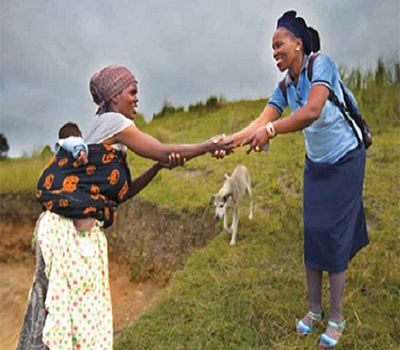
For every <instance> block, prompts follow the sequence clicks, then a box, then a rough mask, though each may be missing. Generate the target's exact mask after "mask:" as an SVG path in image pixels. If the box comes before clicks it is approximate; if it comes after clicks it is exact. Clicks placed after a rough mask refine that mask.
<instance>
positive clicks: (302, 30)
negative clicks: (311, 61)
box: [276, 11, 312, 55]
mask: <svg viewBox="0 0 400 350" xmlns="http://www.w3.org/2000/svg"><path fill="white" fill-rule="evenodd" d="M296 14H297V13H296V11H287V12H285V13H284V14H283V16H282V17H281V18H279V19H278V23H277V26H276V28H280V27H285V28H286V29H288V30H290V31H291V32H292V33H293V34H294V35H295V36H296V37H297V38H300V39H301V41H302V42H303V51H304V53H305V54H307V55H308V54H309V53H310V52H311V50H312V42H311V36H310V32H309V31H308V28H307V24H306V21H305V20H304V19H303V18H301V17H296Z"/></svg>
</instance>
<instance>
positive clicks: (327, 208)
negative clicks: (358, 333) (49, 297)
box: [215, 11, 368, 347]
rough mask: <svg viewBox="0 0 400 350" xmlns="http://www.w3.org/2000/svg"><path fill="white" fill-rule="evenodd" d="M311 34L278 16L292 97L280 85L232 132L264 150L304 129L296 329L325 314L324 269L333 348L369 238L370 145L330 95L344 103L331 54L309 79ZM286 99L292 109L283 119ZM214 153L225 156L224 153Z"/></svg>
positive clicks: (290, 16)
mask: <svg viewBox="0 0 400 350" xmlns="http://www.w3.org/2000/svg"><path fill="white" fill-rule="evenodd" d="M312 35H313V38H311V35H310V31H309V28H307V25H306V23H305V21H304V19H303V18H300V17H296V12H294V11H289V12H286V13H285V14H284V15H283V16H282V17H281V18H280V19H279V20H278V24H277V29H276V31H275V33H274V36H273V39H272V48H273V56H274V59H275V61H276V65H277V67H278V69H279V70H280V71H281V72H285V71H286V76H285V85H286V88H287V90H286V96H285V94H284V93H283V91H282V89H281V88H280V86H278V87H277V88H276V89H275V91H274V92H273V94H272V96H271V98H270V99H269V101H268V103H267V106H266V107H265V109H264V111H263V112H262V113H261V115H260V116H259V117H258V118H257V119H256V120H255V121H253V122H252V123H251V124H250V125H249V126H248V127H246V128H245V129H243V130H242V131H240V132H238V133H236V134H234V135H232V138H233V140H234V143H235V145H236V146H239V145H246V144H248V145H250V148H249V150H248V153H250V152H251V151H252V150H254V151H256V152H259V151H261V150H262V149H263V147H265V146H266V145H267V143H268V142H269V140H270V139H272V138H274V137H276V136H277V135H280V134H282V135H283V134H286V133H291V132H295V131H298V130H302V131H303V134H304V137H305V147H306V153H307V156H306V159H305V171H304V189H303V191H304V195H303V198H304V202H303V205H304V208H303V221H304V261H305V266H306V278H307V287H308V298H309V309H308V312H307V314H306V315H305V316H304V317H303V318H302V319H301V320H300V321H299V322H297V324H296V329H297V332H299V333H301V334H309V333H311V330H312V328H313V326H314V324H315V322H318V321H321V320H322V308H321V288H322V272H323V271H328V273H329V284H330V313H329V321H328V325H327V328H326V331H325V333H324V334H323V335H322V336H321V338H320V345H321V346H322V347H332V346H335V345H336V344H337V342H338V340H339V337H340V335H341V334H342V332H343V330H344V320H343V314H342V299H343V291H344V285H345V280H346V269H347V266H348V262H349V261H350V260H351V259H352V258H353V257H354V256H355V255H356V253H357V252H358V251H359V250H360V249H361V248H362V247H364V246H366V245H367V244H368V236H367V230H366V222H365V216H364V208H363V201H362V190H363V180H364V169H365V148H364V145H363V143H362V142H359V140H360V137H361V134H360V130H359V128H358V127H357V126H355V129H354V130H353V128H352V127H350V125H349V124H348V123H347V121H346V120H345V119H344V117H343V115H342V113H341V111H340V110H339V108H337V107H336V106H335V105H334V104H333V103H332V102H331V101H330V100H328V95H329V93H330V91H333V92H334V93H335V94H336V95H337V96H338V98H339V100H340V101H341V102H343V94H342V90H341V87H340V84H341V79H340V75H339V71H338V69H337V68H336V66H335V64H334V63H333V62H332V60H331V59H330V58H329V57H328V56H326V55H324V54H319V55H318V56H317V57H316V58H315V61H314V63H313V74H312V78H311V81H310V80H309V79H308V76H307V73H308V61H309V59H310V57H311V53H312V51H313V50H315V51H318V50H319V37H318V33H316V32H314V33H312ZM313 46H314V47H313ZM287 106H289V107H290V110H291V114H290V115H289V116H288V117H287V118H284V119H279V117H280V116H281V114H282V113H283V111H284V109H285V108H286V107H287ZM356 133H357V134H356ZM215 156H216V157H222V156H221V155H220V154H218V152H217V153H216V154H215Z"/></svg>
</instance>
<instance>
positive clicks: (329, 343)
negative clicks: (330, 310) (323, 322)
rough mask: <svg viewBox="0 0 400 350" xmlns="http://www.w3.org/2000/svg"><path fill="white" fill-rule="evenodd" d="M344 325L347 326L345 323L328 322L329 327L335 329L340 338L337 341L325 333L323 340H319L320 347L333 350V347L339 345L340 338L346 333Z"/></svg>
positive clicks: (322, 336)
mask: <svg viewBox="0 0 400 350" xmlns="http://www.w3.org/2000/svg"><path fill="white" fill-rule="evenodd" d="M344 324H345V321H343V322H341V323H336V322H333V321H328V327H329V326H330V327H333V328H334V329H335V331H336V334H337V335H338V338H337V339H333V338H331V337H329V336H328V335H327V334H326V333H324V334H322V335H321V338H320V339H319V346H320V347H321V348H333V347H335V346H336V345H337V343H338V342H339V338H340V336H341V335H342V334H343V332H344ZM325 332H326V331H325Z"/></svg>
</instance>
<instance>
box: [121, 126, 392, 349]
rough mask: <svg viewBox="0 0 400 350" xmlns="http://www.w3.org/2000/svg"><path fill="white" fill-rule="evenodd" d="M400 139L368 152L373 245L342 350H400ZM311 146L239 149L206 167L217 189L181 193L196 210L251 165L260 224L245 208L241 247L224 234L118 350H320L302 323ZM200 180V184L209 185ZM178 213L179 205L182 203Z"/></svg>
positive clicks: (357, 278)
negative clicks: (302, 333)
mask: <svg viewBox="0 0 400 350" xmlns="http://www.w3.org/2000/svg"><path fill="white" fill-rule="evenodd" d="M399 135H400V127H399V126H396V127H393V128H391V129H390V130H387V131H385V132H382V133H377V135H376V136H375V137H374V145H373V146H372V148H371V149H370V150H369V151H368V161H367V172H366V179H365V196H364V197H365V206H366V213H367V218H368V224H369V236H370V239H371V244H370V245H369V246H368V247H367V248H365V249H364V250H363V251H361V252H360V253H359V255H357V256H356V258H355V259H354V261H353V262H352V263H351V265H350V269H349V272H348V283H347V286H346V293H345V298H344V314H345V318H346V321H347V328H346V335H345V336H343V338H342V341H341V347H340V348H347V349H396V348H398V345H399V342H400V336H399V334H400V333H399V331H400V322H399V317H398V316H399V306H400V297H399V293H400V278H399V272H398V271H399V268H400V264H399V257H400V247H399V244H398V239H399V229H398V227H399V224H400V222H399V221H400V219H399V218H400V208H399V198H400V192H399V191H400V186H399V177H398V171H399V169H400V159H399V158H400V157H399V149H400V148H399V146H400V138H399ZM302 144H303V139H302V136H301V135H300V134H294V135H289V136H286V137H278V138H277V139H275V140H274V142H273V144H272V147H271V150H270V152H268V153H263V154H258V155H252V156H247V155H245V154H244V151H239V152H236V154H235V155H233V156H231V157H230V158H228V159H226V160H224V161H223V162H221V161H216V160H213V159H210V160H207V161H206V160H203V162H204V163H206V165H205V166H206V167H207V169H208V170H209V171H210V173H209V174H208V175H207V176H204V177H203V178H201V183H202V184H207V186H206V187H209V188H210V190H209V191H204V189H203V190H202V189H201V188H200V189H199V188H195V189H193V188H192V184H191V183H187V182H186V181H185V183H184V184H181V185H180V190H179V191H178V192H177V193H174V194H173V196H177V197H178V198H179V200H180V199H181V198H182V197H184V198H186V196H188V194H186V195H185V194H180V191H184V192H186V193H190V196H191V198H192V202H191V204H192V205H195V203H193V202H194V199H193V198H196V201H197V200H200V201H201V200H202V199H203V200H204V202H205V201H206V200H207V196H209V195H210V194H212V193H213V192H214V191H215V190H217V189H218V187H219V186H220V185H221V184H222V182H223V178H222V176H221V175H222V174H223V173H224V172H231V171H232V169H233V168H234V166H235V165H236V163H238V162H242V163H244V164H246V165H247V166H248V167H249V169H250V171H251V175H252V179H253V183H254V202H255V213H254V219H253V220H252V221H250V220H248V219H247V213H248V208H247V203H245V202H246V201H243V205H242V209H241V220H240V228H239V234H238V242H237V245H236V247H235V248H230V247H229V246H228V240H229V237H228V235H227V234H221V235H220V236H218V237H217V238H215V239H214V240H213V241H212V242H211V244H209V245H208V246H207V247H206V248H204V249H203V250H201V251H198V252H196V253H195V254H193V256H192V257H191V258H190V259H189V261H188V262H187V264H186V266H185V268H184V269H183V271H178V272H176V273H175V274H174V275H173V278H172V280H171V284H170V285H169V287H168V288H167V289H166V290H164V291H163V292H162V294H161V297H160V298H161V301H160V302H159V304H158V305H157V307H156V308H155V309H154V310H153V311H152V312H150V313H148V314H147V315H145V316H143V317H142V318H141V319H140V320H139V321H138V322H137V323H136V324H135V326H134V327H133V328H131V329H128V330H127V331H126V332H125V335H124V337H123V339H122V340H121V341H120V342H119V343H118V344H117V346H116V348H117V349H289V348H290V349H296V348H297V349H304V348H308V347H313V345H315V343H316V341H317V337H318V334H320V333H321V332H322V331H323V327H317V329H316V332H315V333H316V334H313V335H311V336H310V337H309V338H307V339H303V338H299V337H297V336H296V335H295V334H294V333H293V327H294V322H295V319H296V317H301V316H303V314H304V313H305V312H306V310H307V309H306V308H307V300H306V285H305V278H304V267H303V262H302V261H303V260H302V217H301V202H302V192H301V189H302V171H303V163H304V148H303V145H302ZM228 160H229V162H228ZM199 161H200V160H199ZM173 174H174V172H170V173H168V174H167V175H164V174H163V181H165V185H166V187H169V188H170V187H172V186H174V184H175V183H178V182H179V183H180V182H181V180H178V179H177V177H174V175H173ZM167 176H168V178H167ZM169 176H171V178H169ZM189 180H191V179H189ZM195 181H197V184H199V179H196V180H195ZM198 187H201V186H198ZM150 191H151V190H150V188H149V191H148V192H146V194H145V195H146V196H147V195H149V192H150ZM171 191H172V190H171ZM152 195H155V194H151V195H149V198H151V197H152ZM171 195H172V194H171ZM164 203H165V204H166V202H164ZM168 205H174V206H176V207H178V206H179V203H174V202H172V203H169V204H168ZM197 205H198V203H197ZM325 279H326V278H325ZM327 291H328V288H327V285H326V281H324V295H323V298H324V299H323V300H324V309H325V310H329V302H328V300H329V296H328V292H327Z"/></svg>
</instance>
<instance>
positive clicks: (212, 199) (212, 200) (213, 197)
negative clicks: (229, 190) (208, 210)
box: [210, 196, 215, 205]
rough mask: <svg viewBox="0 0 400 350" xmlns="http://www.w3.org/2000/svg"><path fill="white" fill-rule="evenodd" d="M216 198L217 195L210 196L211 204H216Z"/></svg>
mask: <svg viewBox="0 0 400 350" xmlns="http://www.w3.org/2000/svg"><path fill="white" fill-rule="evenodd" d="M214 200H215V196H211V198H210V205H213V204H214Z"/></svg>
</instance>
